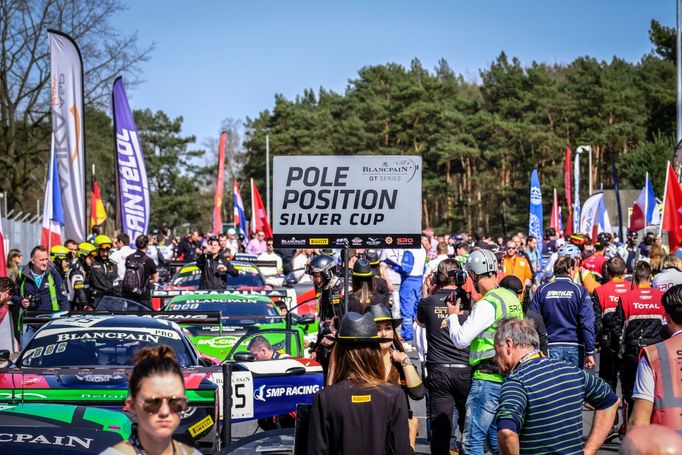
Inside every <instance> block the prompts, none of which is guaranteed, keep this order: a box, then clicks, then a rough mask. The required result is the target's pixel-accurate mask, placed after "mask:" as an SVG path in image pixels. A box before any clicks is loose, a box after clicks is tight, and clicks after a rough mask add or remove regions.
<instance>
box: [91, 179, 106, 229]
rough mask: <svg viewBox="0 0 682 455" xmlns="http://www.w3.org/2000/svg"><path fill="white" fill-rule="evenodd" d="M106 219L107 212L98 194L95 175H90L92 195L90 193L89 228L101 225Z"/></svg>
mask: <svg viewBox="0 0 682 455" xmlns="http://www.w3.org/2000/svg"><path fill="white" fill-rule="evenodd" d="M106 219H107V211H106V210H104V203H103V202H102V196H101V195H100V192H99V185H98V184H97V179H96V178H95V175H94V174H93V175H92V193H90V228H91V229H92V227H93V226H94V225H95V224H102V223H104V221H105V220H106Z"/></svg>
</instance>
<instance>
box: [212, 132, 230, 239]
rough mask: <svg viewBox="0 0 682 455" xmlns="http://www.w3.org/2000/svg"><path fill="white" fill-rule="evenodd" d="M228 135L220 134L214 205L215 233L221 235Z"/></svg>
mask: <svg viewBox="0 0 682 455" xmlns="http://www.w3.org/2000/svg"><path fill="white" fill-rule="evenodd" d="M226 140H227V133H226V132H225V131H223V132H222V133H220V147H219V148H218V178H217V179H216V186H215V202H214V204H213V232H214V233H216V234H219V233H220V231H221V230H222V229H223V187H224V186H225V141H226Z"/></svg>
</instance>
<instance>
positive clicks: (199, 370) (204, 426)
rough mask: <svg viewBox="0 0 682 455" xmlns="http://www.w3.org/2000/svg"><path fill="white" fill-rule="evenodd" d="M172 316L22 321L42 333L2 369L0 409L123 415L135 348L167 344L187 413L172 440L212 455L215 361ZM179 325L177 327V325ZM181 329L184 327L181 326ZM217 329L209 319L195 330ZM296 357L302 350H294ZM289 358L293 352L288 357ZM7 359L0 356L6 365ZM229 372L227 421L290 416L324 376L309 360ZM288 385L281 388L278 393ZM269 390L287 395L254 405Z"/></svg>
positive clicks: (247, 365) (217, 399)
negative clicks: (67, 408)
mask: <svg viewBox="0 0 682 455" xmlns="http://www.w3.org/2000/svg"><path fill="white" fill-rule="evenodd" d="M168 316H172V315H170V314H165V315H164V314H160V313H152V312H150V313H149V314H147V315H144V316H141V315H138V316H131V315H113V314H95V313H90V314H81V315H67V316H63V317H59V318H56V319H48V321H49V322H47V323H45V318H38V317H32V316H31V315H28V316H26V317H25V318H24V321H25V323H26V324H27V325H28V324H35V323H37V322H38V323H40V322H42V323H43V324H44V325H43V326H42V327H41V328H40V329H39V330H38V331H37V332H36V333H35V335H34V336H33V339H32V340H31V341H30V342H29V344H28V345H27V346H26V348H25V349H24V350H23V351H22V353H21V354H20V356H19V357H18V359H17V360H16V362H15V364H13V365H12V366H11V367H10V368H6V369H0V403H2V402H6V403H16V402H19V401H24V402H32V403H69V404H87V405H91V406H100V407H108V408H113V409H121V407H122V406H123V403H124V400H125V398H126V397H127V395H128V380H127V377H128V374H129V373H130V370H131V369H132V365H133V359H134V355H135V352H137V350H139V349H140V348H144V347H147V346H155V345H158V344H167V345H169V346H171V347H172V348H173V349H174V350H175V352H176V356H177V358H178V363H180V365H181V366H182V367H183V373H184V375H185V387H186V394H187V398H188V400H189V405H190V407H189V408H188V410H187V411H186V412H185V413H183V415H182V418H181V422H180V426H179V428H178V430H177V432H176V439H178V440H181V441H183V442H185V443H188V444H192V445H195V446H198V447H199V448H200V449H202V450H203V451H209V452H210V451H213V450H215V449H216V447H217V445H218V438H217V435H218V433H219V432H218V427H219V422H220V421H221V417H222V399H221V397H222V388H221V387H219V386H221V385H222V372H221V367H220V366H218V365H216V364H217V363H218V359H215V358H211V357H208V356H205V355H203V354H201V353H199V352H198V351H197V349H196V348H195V347H194V346H193V345H192V343H191V342H190V340H189V339H188V338H187V337H186V335H185V333H184V330H183V329H182V328H181V327H180V326H179V325H178V324H176V323H175V322H172V321H170V320H166V319H161V318H165V317H168ZM181 322H182V321H181ZM185 322H186V321H185ZM207 322H212V323H216V324H217V322H218V319H217V317H216V319H215V320H213V321H211V320H208V319H207V318H204V320H198V323H204V324H205V323H207ZM298 349H299V350H300V347H299V348H298ZM291 352H294V351H293V350H292V351H291ZM8 357H9V352H8V351H0V360H7V359H8ZM283 360H287V362H281V361H279V360H270V361H260V362H235V363H233V364H232V370H233V371H232V381H231V385H232V410H231V413H230V414H231V419H232V420H233V421H242V420H252V419H259V418H263V417H269V416H272V415H279V414H284V413H288V412H291V411H293V410H294V409H295V408H296V404H298V403H311V402H312V399H313V395H314V393H315V392H316V391H317V390H319V388H320V387H321V386H322V383H323V378H322V368H321V367H320V366H319V364H317V363H315V362H313V361H311V360H309V359H283ZM284 384H286V385H284ZM270 386H277V387H285V389H284V390H283V391H281V392H280V393H279V394H278V395H277V396H273V397H268V398H269V399H267V400H265V401H263V400H260V399H258V398H259V397H260V396H261V395H259V394H258V393H257V392H258V391H259V390H264V389H265V388H268V387H270Z"/></svg>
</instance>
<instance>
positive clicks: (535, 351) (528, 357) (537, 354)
mask: <svg viewBox="0 0 682 455" xmlns="http://www.w3.org/2000/svg"><path fill="white" fill-rule="evenodd" d="M544 356H545V355H544V354H543V353H542V352H541V351H540V349H533V350H532V351H530V352H529V353H528V354H526V355H524V356H523V357H521V358H520V359H519V361H518V362H516V365H514V366H513V367H512V369H511V370H509V373H510V374H511V373H512V372H513V371H514V370H516V369H517V368H518V367H519V366H520V365H523V364H524V363H526V362H528V361H529V360H533V359H538V358H540V357H544Z"/></svg>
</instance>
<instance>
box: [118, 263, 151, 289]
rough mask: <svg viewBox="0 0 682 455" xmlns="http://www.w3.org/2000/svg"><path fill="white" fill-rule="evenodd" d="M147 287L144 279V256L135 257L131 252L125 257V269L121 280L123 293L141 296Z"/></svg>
mask: <svg viewBox="0 0 682 455" xmlns="http://www.w3.org/2000/svg"><path fill="white" fill-rule="evenodd" d="M146 287H147V283H146V282H145V279H144V256H142V257H136V256H135V255H134V254H131V255H130V256H128V258H126V271H125V273H124V274H123V281H122V282H121V292H122V293H123V295H132V296H135V297H141V296H142V295H143V294H144V291H145V289H146Z"/></svg>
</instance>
